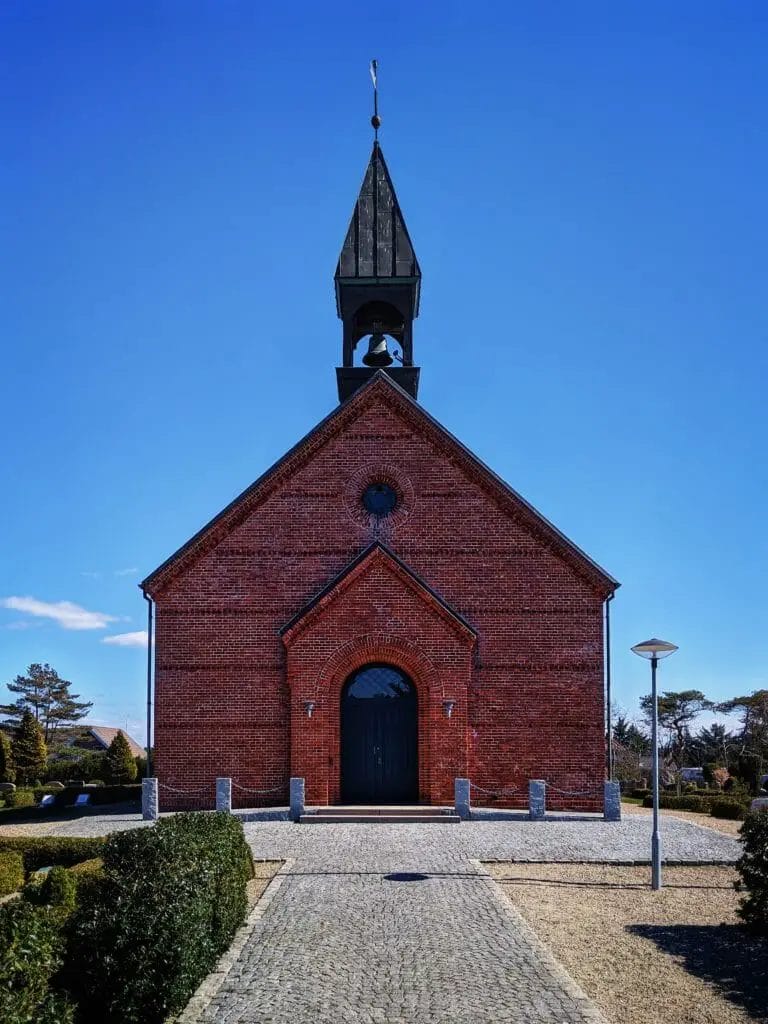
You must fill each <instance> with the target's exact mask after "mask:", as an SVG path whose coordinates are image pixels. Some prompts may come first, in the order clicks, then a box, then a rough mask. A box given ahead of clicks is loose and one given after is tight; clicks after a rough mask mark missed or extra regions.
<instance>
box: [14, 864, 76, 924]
mask: <svg viewBox="0 0 768 1024" xmlns="http://www.w3.org/2000/svg"><path fill="white" fill-rule="evenodd" d="M76 896H77V877H76V876H75V875H73V874H70V872H69V870H68V869H67V868H63V867H61V865H59V864H56V865H55V866H54V867H52V868H51V870H50V871H47V872H46V873H45V874H44V875H38V876H34V877H33V878H32V879H31V880H30V881H29V882H28V883H27V885H26V886H25V887H24V891H23V892H22V897H23V898H24V899H25V900H26V901H27V902H28V903H35V904H37V905H38V906H46V907H53V908H55V909H56V910H57V911H58V912H59V913H60V914H62V915H63V916H64V917H66V916H68V915H69V914H71V913H72V911H73V910H74V909H75V901H76Z"/></svg>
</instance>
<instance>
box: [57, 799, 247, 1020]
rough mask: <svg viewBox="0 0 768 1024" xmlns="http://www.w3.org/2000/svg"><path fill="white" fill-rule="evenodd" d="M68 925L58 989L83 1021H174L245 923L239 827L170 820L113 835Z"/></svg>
mask: <svg viewBox="0 0 768 1024" xmlns="http://www.w3.org/2000/svg"><path fill="white" fill-rule="evenodd" d="M103 860H104V869H103V875H102V876H101V877H96V878H94V879H93V882H92V884H91V885H89V886H87V887H85V888H84V889H83V891H82V892H81V894H80V898H79V900H78V908H77V910H76V911H75V914H74V915H73V917H72V918H71V920H70V928H71V931H70V955H69V958H68V959H69V962H70V964H71V965H72V968H71V971H70V973H69V974H68V976H67V978H66V982H67V986H68V987H69V988H70V989H71V991H72V993H73V994H74V995H75V996H76V998H77V1001H78V1003H79V1006H80V1013H81V1014H82V1017H83V1019H84V1020H98V1021H100V1022H103V1024H117V1022H121V1024H160V1022H162V1021H164V1020H165V1019H166V1017H168V1016H169V1015H171V1014H174V1013H177V1012H179V1011H180V1010H181V1009H182V1008H183V1007H184V1006H185V1004H186V1003H187V1001H188V1000H189V998H190V996H191V995H192V994H193V992H194V991H195V989H196V988H197V986H198V985H199V983H200V982H201V981H202V980H203V978H205V976H206V975H207V974H208V973H209V971H211V970H212V969H213V967H214V966H215V964H216V962H217V960H218V958H219V956H220V955H221V954H222V953H223V952H224V951H225V950H226V949H227V947H228V946H229V944H230V942H231V940H232V937H233V935H234V933H235V931H236V930H237V928H238V927H239V925H240V924H242V922H243V920H244V919H245V915H246V910H247V894H246V886H247V883H248V880H249V879H250V878H251V877H252V874H253V863H252V860H251V855H250V850H249V848H248V845H247V843H246V842H245V838H244V836H243V829H242V825H241V824H240V822H239V821H238V820H237V819H236V818H233V817H232V816H231V815H229V814H223V813H213V814H195V813H187V814H177V815H174V816H172V817H169V818H163V819H161V820H160V821H159V822H158V823H157V824H156V825H155V826H154V827H153V828H149V829H135V830H131V831H126V832H121V833H116V834H114V835H112V836H111V837H110V839H109V840H108V842H107V844H106V846H105V848H104V851H103Z"/></svg>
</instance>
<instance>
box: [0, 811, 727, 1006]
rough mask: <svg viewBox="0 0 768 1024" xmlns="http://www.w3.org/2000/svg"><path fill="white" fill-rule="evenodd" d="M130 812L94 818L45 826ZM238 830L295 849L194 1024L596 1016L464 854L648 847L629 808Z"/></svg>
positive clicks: (263, 854) (709, 843) (680, 854)
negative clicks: (584, 814)
mask: <svg viewBox="0 0 768 1024" xmlns="http://www.w3.org/2000/svg"><path fill="white" fill-rule="evenodd" d="M139 824H142V823H141V822H140V819H139V818H138V816H129V815H126V816H121V817H120V818H119V819H117V820H113V821H110V819H109V818H108V817H106V816H104V817H101V816H99V817H96V816H94V817H90V818H82V819H80V820H77V821H71V822H66V823H59V824H57V825H56V826H55V827H52V824H51V825H49V826H48V827H47V829H46V831H48V832H54V833H55V834H59V835H99V834H103V833H106V832H109V831H112V830H113V829H114V828H131V827H134V826H136V825H139ZM41 826H42V823H41ZM244 828H245V832H246V835H247V837H248V840H249V842H250V844H251V846H252V848H253V851H254V855H255V856H256V857H258V858H263V859H281V860H282V859H288V858H292V859H294V863H293V865H292V868H291V871H290V873H289V874H287V875H286V876H284V878H283V882H282V885H281V887H280V888H279V890H277V892H276V893H275V896H274V899H273V900H272V902H271V903H270V905H269V907H268V909H267V910H266V912H265V913H264V915H263V916H262V917H261V918H260V920H259V921H258V923H257V924H256V927H255V929H254V931H253V933H252V934H251V936H250V938H249V939H248V941H247V942H246V945H245V947H244V949H243V951H242V953H241V955H240V957H239V958H238V959H237V961H236V962H235V964H234V966H233V968H232V970H231V971H230V973H229V974H228V975H227V976H226V979H225V981H224V983H223V984H222V986H221V988H220V989H219V991H218V992H217V994H216V995H215V996H214V998H213V1000H212V1002H211V1003H210V1004H209V1006H208V1007H207V1009H206V1010H205V1011H204V1012H203V1015H202V1017H200V1021H201V1024H202V1022H204V1024H245V1022H248V1024H347V1022H350V1024H351V1022H355V1024H491V1022H492V1024H576V1022H578V1024H582V1022H586V1021H592V1022H594V1021H600V1020H602V1018H601V1017H600V1016H599V1014H598V1013H597V1011H596V1010H595V1009H594V1008H593V1007H592V1005H591V1004H590V1003H589V1002H588V1001H586V1000H585V999H584V998H583V995H582V994H581V993H580V991H579V990H578V989H577V988H576V986H575V985H574V984H573V983H572V982H571V981H570V979H569V978H568V976H567V975H565V974H564V973H563V972H562V971H561V970H560V969H559V967H558V965H557V964H556V963H554V961H553V960H552V958H551V957H550V955H549V954H548V952H547V951H546V950H545V949H544V948H543V947H542V946H541V944H540V943H539V942H538V940H537V939H536V937H535V936H534V935H533V934H532V932H531V931H530V929H529V928H528V926H527V925H526V924H525V922H524V921H523V920H522V918H520V917H519V915H517V913H516V911H515V910H514V909H513V908H512V907H511V905H510V904H508V903H506V901H505V898H504V897H503V896H501V895H500V893H499V891H498V890H497V889H496V888H495V886H494V885H493V883H491V882H489V880H488V878H487V876H486V875H485V874H484V873H483V871H482V868H481V867H480V866H479V864H478V863H477V861H482V860H533V861H626V860H630V861H647V860H648V856H649V847H650V834H649V828H648V822H647V820H646V819H644V818H641V817H639V816H636V817H633V818H625V819H624V820H623V821H622V822H620V823H606V822H603V821H600V820H598V819H591V820H588V819H587V820H580V821H546V822H527V821H473V822H468V823H464V824H461V825H414V824H404V825H358V824H349V825H346V824H345V825H291V824H289V823H287V822H259V823H255V822H254V823H250V822H249V823H246V824H245V826H244ZM2 831H3V830H2V829H0V833H1V832H2ZM662 838H663V844H664V856H665V858H667V859H669V860H681V861H695V860H722V861H733V860H735V859H736V858H737V857H738V855H739V843H738V842H737V841H736V840H734V839H732V838H731V837H730V836H726V835H721V834H719V833H716V832H714V831H712V830H710V829H703V828H698V827H697V826H696V825H692V824H690V823H689V822H685V821H681V820H679V819H671V818H667V819H664V820H663V821H662ZM398 873H412V874H416V875H422V876H426V877H422V878H417V879H414V880H410V881H408V880H402V881H398V880H396V879H395V878H391V877H388V876H391V875H393V874H398Z"/></svg>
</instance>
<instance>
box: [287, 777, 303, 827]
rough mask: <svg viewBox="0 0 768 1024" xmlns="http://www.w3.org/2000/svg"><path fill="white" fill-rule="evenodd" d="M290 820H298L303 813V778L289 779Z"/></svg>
mask: <svg viewBox="0 0 768 1024" xmlns="http://www.w3.org/2000/svg"><path fill="white" fill-rule="evenodd" d="M290 792H291V809H290V818H291V821H298V820H299V818H300V817H301V816H302V814H303V813H304V779H291V790H290Z"/></svg>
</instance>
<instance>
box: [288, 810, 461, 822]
mask: <svg viewBox="0 0 768 1024" xmlns="http://www.w3.org/2000/svg"><path fill="white" fill-rule="evenodd" d="M460 821H461V818H460V817H459V816H458V814H450V813H448V812H444V813H441V814H429V813H426V814H425V813H422V814H400V813H398V812H395V813H389V814H388V813H386V812H384V813H376V814H360V813H358V814H349V813H345V814H336V813H335V812H333V811H329V812H327V813H325V812H324V813H322V814H317V813H314V814H302V815H301V817H300V818H299V823H300V824H301V825H348V824H351V823H357V824H369V825H393V824H419V825H424V824H431V825H458V824H459V822H460Z"/></svg>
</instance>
